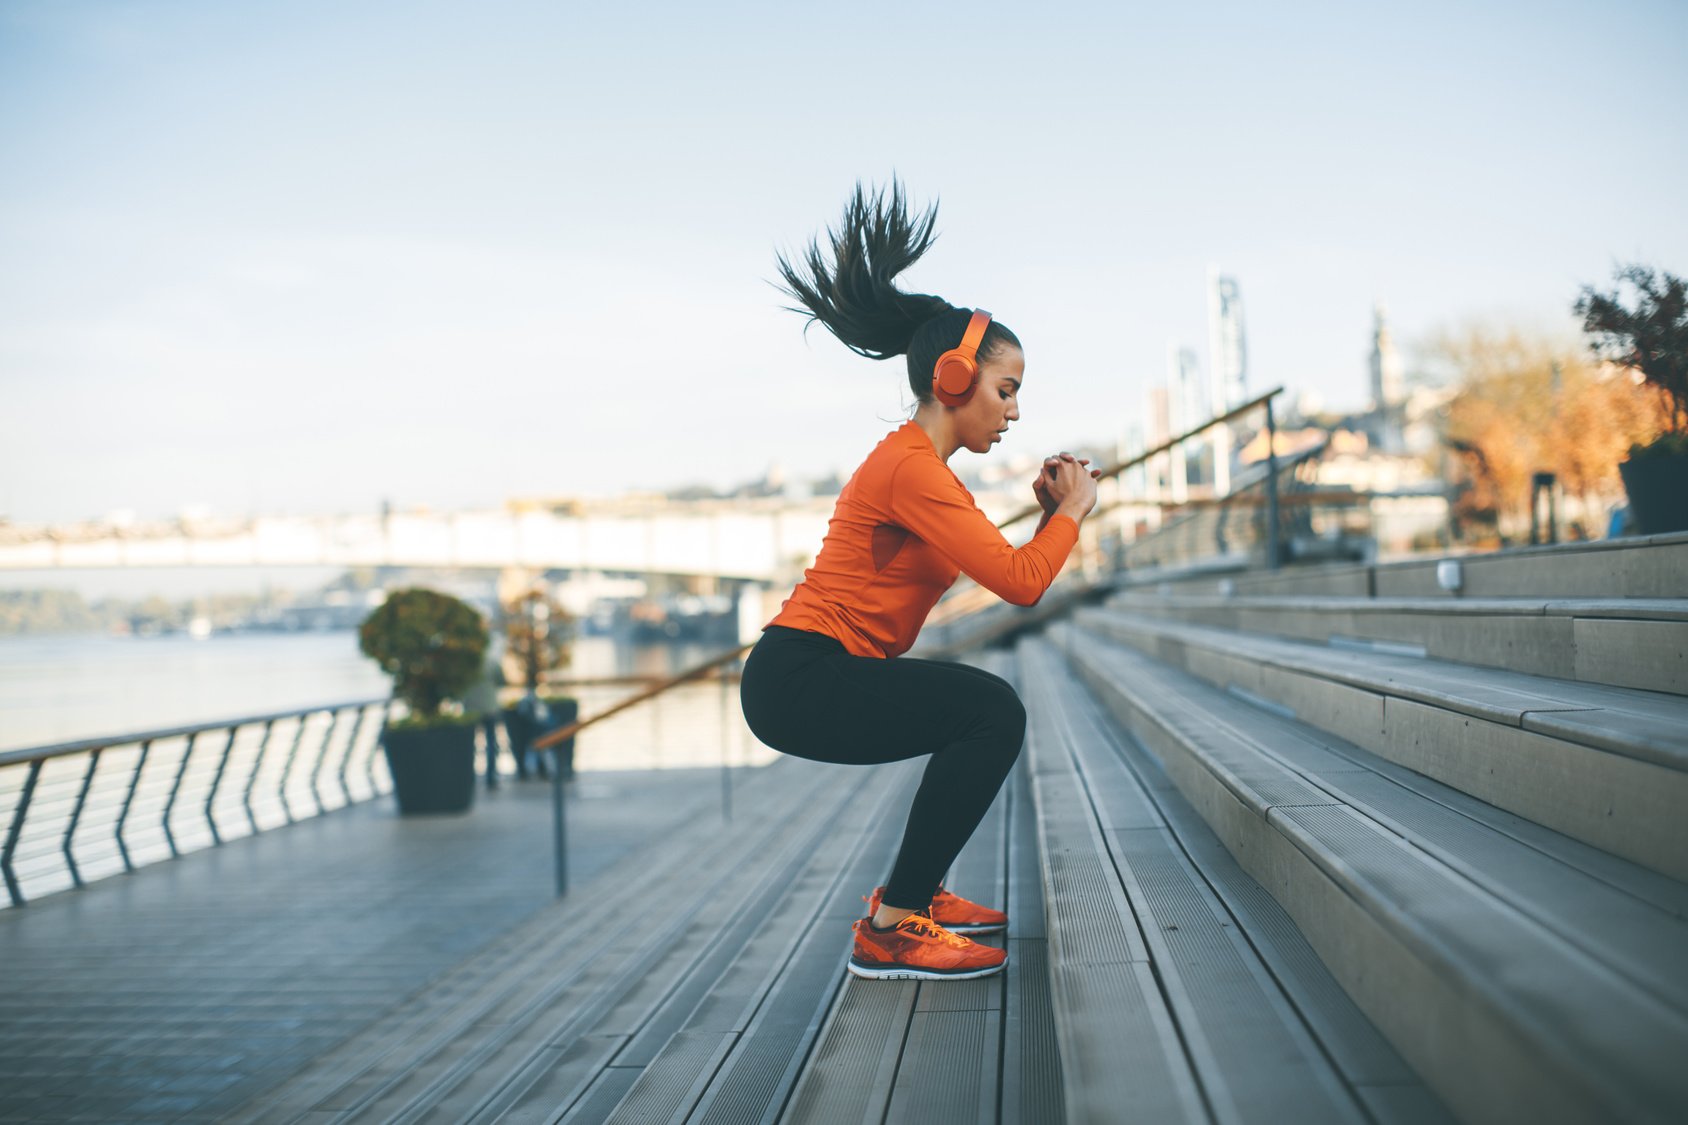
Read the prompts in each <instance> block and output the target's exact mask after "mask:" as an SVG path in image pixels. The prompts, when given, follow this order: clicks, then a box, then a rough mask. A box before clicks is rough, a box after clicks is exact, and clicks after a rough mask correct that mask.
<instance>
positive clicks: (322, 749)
mask: <svg viewBox="0 0 1688 1125" xmlns="http://www.w3.org/2000/svg"><path fill="white" fill-rule="evenodd" d="M339 726H340V712H339V711H330V712H329V713H328V729H327V730H326V731H324V732H323V734H322V745H321V746H319V747H317V756H316V763H315V764H314V765H312V766H311V799H312V800H314V801H315V802H316V811H317V815H318V816H321V815H322V814H323V813H325V812H327V811H328V806H326V805H324V804H323V803H322V794H321V793H320V792H318V790H317V781H318V779H319V778H321V777H322V767H323V764H324V763H326V762H327V761H328V752H329V751H330V750H332V749H333V748H334V731H335V730H336V729H337V728H338V727H339Z"/></svg>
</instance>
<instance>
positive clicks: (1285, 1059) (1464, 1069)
mask: <svg viewBox="0 0 1688 1125" xmlns="http://www.w3.org/2000/svg"><path fill="white" fill-rule="evenodd" d="M1044 608H1045V610H1046V612H1043V613H1026V614H1024V615H1020V614H1019V612H1018V611H1014V612H1012V613H1007V614H1006V615H1005V612H1004V611H1002V610H998V609H995V608H993V609H991V610H990V611H988V612H986V613H984V614H981V615H980V618H979V621H978V624H977V626H976V628H977V630H978V631H977V632H976V633H973V634H970V633H969V628H970V627H969V626H968V625H967V624H966V623H965V622H956V623H954V624H953V625H951V626H947V627H945V628H944V629H943V630H942V631H941V632H942V636H941V638H939V639H938V643H941V644H943V645H944V646H945V647H946V648H947V649H949V650H951V651H954V652H956V653H958V654H959V658H960V659H964V660H967V661H969V662H972V663H975V664H978V665H979V666H981V667H985V668H988V669H990V670H992V671H995V672H997V673H998V674H1001V675H1003V676H1005V677H1007V678H1009V679H1010V680H1011V681H1012V682H1014V683H1015V684H1016V686H1017V687H1018V689H1019V691H1020V693H1021V695H1022V697H1023V698H1024V700H1025V702H1026V706H1027V711H1028V730H1027V736H1026V744H1025V748H1024V753H1023V755H1022V757H1021V760H1020V762H1019V764H1018V766H1017V767H1016V769H1015V771H1014V773H1013V775H1012V778H1011V781H1010V784H1009V785H1008V786H1007V787H1005V789H1004V792H1003V793H1002V795H1001V796H1000V797H999V798H998V800H997V802H996V804H995V805H994V806H993V808H992V809H991V811H990V813H989V814H988V816H987V818H986V820H985V822H984V824H983V825H982V826H981V828H980V830H979V832H978V833H977V834H976V836H975V837H974V839H973V840H972V842H971V843H970V844H969V846H968V848H967V850H966V851H965V852H964V853H963V855H962V856H961V858H960V860H959V861H958V863H957V865H956V867H955V869H954V870H953V871H952V873H951V878H950V883H951V885H952V886H953V887H954V888H955V889H956V890H957V891H958V892H960V893H962V894H964V895H966V896H968V897H970V898H976V899H981V900H985V901H991V902H1002V903H1005V904H1006V907H1007V909H1008V911H1009V914H1010V917H1011V922H1010V927H1009V930H1008V932H1007V934H1006V935H1004V936H1003V937H1001V938H998V939H992V940H1001V941H1005V942H1006V944H1007V947H1008V950H1009V961H1008V968H1007V970H1006V971H1005V972H1004V973H1003V974H1001V975H999V976H996V977H992V978H986V979H983V980H977V981H964V982H947V983H916V982H908V981H902V982H898V981H863V980H858V979H855V978H851V977H848V976H846V974H845V972H844V962H845V959H846V958H847V956H848V953H849V925H850V923H851V922H852V921H853V920H854V919H855V918H857V917H859V916H860V914H861V911H862V905H861V901H860V896H861V895H863V894H865V893H866V892H867V891H868V890H869V889H870V888H871V887H872V886H873V885H874V884H875V883H876V882H878V881H880V880H881V878H882V876H883V873H884V872H885V870H886V869H887V867H888V866H889V863H890V859H891V856H892V853H893V851H894V849H895V846H896V842H897V839H898V835H899V831H900V827H901V823H902V819H903V816H904V814H905V811H906V808H907V803H908V800H909V797H910V796H911V794H912V792H913V787H914V786H915V784H916V783H917V781H918V777H919V764H918V763H903V764H899V765H895V766H890V767H882V768H876V769H872V770H861V769H855V770H852V769H849V768H847V767H836V766H821V765H816V764H813V763H807V762H802V761H798V760H795V759H784V758H781V759H776V760H775V761H774V762H773V763H772V764H769V765H765V766H757V767H746V768H741V769H739V770H737V771H735V773H736V775H737V776H736V777H735V780H734V784H733V786H732V805H731V816H730V817H729V816H727V815H726V810H725V808H724V806H723V803H722V800H721V786H720V783H719V776H720V773H719V771H718V770H707V771H653V772H650V773H637V774H635V773H627V774H621V775H608V774H586V775H583V777H584V780H583V781H582V782H581V783H580V790H579V794H578V797H577V799H575V800H572V801H571V802H570V803H569V806H568V808H569V811H570V839H571V849H572V851H573V853H574V854H575V856H576V863H575V867H574V870H573V874H572V879H571V886H570V894H569V895H568V897H567V898H565V899H562V900H554V899H552V898H551V897H550V894H549V886H550V878H551V872H550V869H549V865H548V862H547V859H548V853H547V850H546V842H547V839H548V837H547V830H548V825H549V822H548V819H547V817H548V802H547V799H548V793H546V792H545V790H544V787H542V786H535V787H533V788H532V789H530V790H520V789H517V790H508V789H507V790H501V791H500V792H499V793H498V794H497V795H496V797H495V798H494V799H493V800H490V801H487V802H485V803H484V804H482V805H481V807H479V808H477V809H476V810H475V811H474V812H473V813H472V814H471V815H470V816H467V817H461V818H445V819H438V820H432V819H430V820H401V819H400V818H398V817H397V816H396V815H394V814H393V812H392V810H391V808H390V807H389V805H388V803H387V802H385V801H375V802H371V803H364V804H358V805H353V806H351V807H348V808H344V809H340V810H337V811H331V812H329V813H327V814H326V815H323V816H321V817H318V818H315V819H313V820H308V821H301V822H299V823H297V824H293V825H289V826H285V827H278V828H274V829H271V830H269V831H267V832H263V833H260V834H259V835H257V836H253V837H248V838H246V839H241V840H233V841H230V842H229V843H226V844H224V845H222V846H220V847H215V848H210V849H207V850H204V851H200V852H195V853H192V854H189V855H186V856H184V857H182V858H180V859H174V860H167V861H164V862H160V863H157V864H154V865H153V866H150V867H146V868H142V869H140V870H138V871H136V872H134V873H132V874H129V875H124V876H120V877H115V878H108V879H105V880H103V881H101V882H97V883H94V884H91V885H89V886H87V887H85V888H82V889H79V890H73V891H67V892H63V893H60V894H56V895H47V896H44V897H42V898H41V899H39V900H37V901H33V902H30V903H29V904H28V905H27V906H23V907H19V908H14V909H12V910H10V911H7V912H4V913H0V947H3V948H4V950H5V959H6V960H5V963H6V966H7V972H6V974H5V977H4V984H0V1016H3V1021H4V1032H3V1035H4V1038H3V1040H0V1044H3V1045H0V1067H3V1068H4V1069H0V1117H3V1118H4V1119H6V1120H19V1121H23V1120H43V1121H53V1120H65V1121H68V1120H120V1121H243V1122H244V1121H251V1122H284V1121H285V1122H306V1121H308V1122H328V1121H336V1122H339V1121H348V1122H349V1121H371V1122H374V1121H381V1122H389V1121H391V1122H398V1121H405V1122H412V1121H439V1122H488V1123H490V1122H553V1123H555V1122H570V1123H574V1122H579V1123H587V1122H591V1123H596V1122H641V1123H642V1122H653V1121H656V1122H668V1121H689V1122H720V1123H726V1125H737V1123H740V1122H811V1123H831V1122H845V1121H847V1122H858V1121H863V1122H866V1121H871V1122H901V1121H921V1122H923V1123H924V1122H942V1123H951V1122H954V1123H974V1122H991V1123H997V1122H1003V1123H1006V1122H1068V1121H1071V1122H1099V1123H1109V1122H1131V1121H1147V1122H1203V1123H1221V1122H1243V1123H1255V1122H1258V1123H1261V1125H1277V1123H1280V1122H1298V1123H1299V1122H1357V1123H1370V1125H1396V1123H1400V1125H1420V1123H1423V1125H1429V1123H1439V1122H1448V1121H1466V1122H1481V1123H1508V1122H1565V1123H1582V1122H1588V1123H1597V1122H1598V1123H1606V1122H1612V1121H1625V1122H1659V1123H1661V1125H1662V1123H1675V1122H1680V1121H1681V1120H1684V1119H1688V1071H1684V1069H1683V1067H1682V1066H1681V1060H1682V1059H1683V1058H1685V1057H1688V957H1685V956H1684V953H1683V951H1684V950H1685V949H1688V534H1678V535H1670V536H1657V537H1652V538H1644V539H1629V540H1615V541H1602V542H1598V543H1587V544H1568V545H1563V546H1559V547H1547V548H1531V549H1524V550H1517V551H1506V552H1500V553H1497V554H1494V555H1487V556H1471V557H1465V558H1454V559H1421V560H1412V561H1408V562H1400V563H1390V564H1361V563H1346V564H1335V565H1324V566H1316V567H1314V566H1309V567H1295V568H1285V569H1282V570H1247V569H1243V570H1232V571H1227V572H1215V571H1213V570H1212V569H1211V568H1208V569H1205V570H1191V571H1186V572H1182V573H1180V572H1173V571H1163V572H1153V573H1143V572H1128V573H1125V574H1117V575H1113V576H1111V577H1110V579H1109V581H1108V583H1107V584H1106V586H1103V587H1099V588H1096V589H1093V590H1091V591H1090V592H1089V593H1087V594H1086V595H1085V596H1083V597H1080V598H1075V599H1072V600H1070V601H1068V602H1066V603H1063V607H1062V608H1059V609H1058V610H1056V611H1054V612H1053V613H1051V612H1047V610H1048V607H1044ZM1015 620H1018V621H1020V622H1021V623H1022V625H1023V628H1020V629H1018V630H1016V629H1015V628H1014V627H1013V625H1014V622H1015ZM970 635H973V636H975V637H977V638H985V637H988V638H990V639H991V640H992V641H993V642H995V644H994V647H988V648H984V647H978V646H977V645H972V646H970V645H969V642H968V638H969V636H970ZM706 725H708V726H709V727H710V729H709V730H707V731H704V730H700V731H699V737H700V738H703V737H708V738H719V737H721V732H720V729H719V725H718V724H714V723H710V724H706ZM598 786H602V787H604V788H605V789H610V790H614V793H613V794H611V793H608V792H604V791H602V790H600V791H599V792H598V793H596V794H594V793H593V792H592V788H593V787H598ZM524 818H525V819H524Z"/></svg>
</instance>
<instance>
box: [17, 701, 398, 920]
mask: <svg viewBox="0 0 1688 1125" xmlns="http://www.w3.org/2000/svg"><path fill="white" fill-rule="evenodd" d="M390 706H391V704H390V701H389V700H386V699H366V700H354V701H351V702H348V703H338V704H332V705H328V706H321V707H309V708H305V709H302V710H297V711H282V712H277V713H275V714H268V715H251V716H247V717H244V718H238V719H228V720H224V721H222V722H216V723H205V724H200V725H197V726H185V727H172V728H169V729H165V730H154V731H145V732H142V733H139V734H125V735H121V736H111V737H106V738H89V739H80V740H78V741H75V742H65V743H59V744H56V745H52V746H42V747H36V748H31V749H25V750H10V751H6V752H3V753H0V813H3V814H4V816H5V820H6V824H7V828H6V837H5V843H4V845H0V875H4V877H5V882H6V892H7V896H8V898H9V900H10V905H11V906H13V907H17V906H22V905H24V904H25V903H26V902H28V901H29V899H31V898H39V897H41V896H42V895H44V894H51V893H53V892H54V891H59V890H65V889H68V888H71V887H81V886H85V885H86V884H87V883H89V882H92V881H94V880H97V879H102V878H105V877H106V876H109V875H115V874H119V873H122V872H127V871H134V870H135V869H136V868H138V867H141V866H144V865H146V864H149V863H154V862H157V861H159V860H163V859H172V858H175V857H176V856H180V855H183V854H185V853H187V852H191V851H197V850H199V849H201V848H205V847H215V846H217V845H220V844H223V843H225V842H226V841H229V840H232V839H236V838H238V837H241V836H249V835H253V834H255V833H257V832H261V831H264V830H265V829H268V828H274V827H278V826H280V825H284V824H292V823H294V822H296V821H299V820H304V819H308V818H310V817H313V816H319V815H321V814H322V813H325V812H328V811H330V810H333V809H337V808H342V807H344V806H346V805H351V804H356V803H358V802H360V801H367V800H369V799H370V798H372V797H377V796H380V795H382V794H385V793H389V792H391V791H392V779H391V777H390V776H389V775H388V773H387V766H386V762H385V761H384V760H382V757H381V755H380V754H377V753H376V752H375V751H376V748H377V747H378V745H379V742H380V732H381V728H382V725H383V724H384V723H385V721H386V719H387V714H388V710H389V707H390Z"/></svg>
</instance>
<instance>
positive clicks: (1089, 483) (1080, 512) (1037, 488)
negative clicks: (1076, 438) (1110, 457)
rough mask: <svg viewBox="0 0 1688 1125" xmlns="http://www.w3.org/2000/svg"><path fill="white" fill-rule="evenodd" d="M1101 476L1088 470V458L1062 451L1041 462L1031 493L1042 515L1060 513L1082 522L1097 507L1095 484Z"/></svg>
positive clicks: (1094, 471) (1097, 470)
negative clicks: (1041, 509)
mask: <svg viewBox="0 0 1688 1125" xmlns="http://www.w3.org/2000/svg"><path fill="white" fill-rule="evenodd" d="M1101 475H1102V471H1101V470H1100V469H1092V468H1090V458H1088V457H1074V456H1073V455H1072V454H1071V453H1068V452H1066V451H1065V450H1063V451H1062V452H1060V453H1056V454H1054V455H1052V456H1049V457H1045V458H1044V459H1043V466H1042V468H1040V469H1039V470H1038V474H1037V479H1036V480H1034V481H1032V492H1033V493H1034V494H1035V495H1036V496H1037V502H1038V504H1039V505H1041V506H1042V508H1043V512H1044V515H1046V516H1052V515H1054V514H1055V513H1056V512H1061V513H1062V514H1064V515H1068V516H1071V517H1073V518H1074V519H1075V520H1081V519H1083V518H1084V517H1085V516H1087V515H1089V514H1090V509H1092V508H1094V507H1095V506H1096V481H1097V480H1098V479H1099V478H1100V477H1101Z"/></svg>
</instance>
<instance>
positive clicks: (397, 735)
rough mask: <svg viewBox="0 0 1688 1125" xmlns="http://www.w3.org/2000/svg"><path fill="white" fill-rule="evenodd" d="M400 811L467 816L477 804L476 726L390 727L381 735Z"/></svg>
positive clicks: (471, 724)
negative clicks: (472, 806)
mask: <svg viewBox="0 0 1688 1125" xmlns="http://www.w3.org/2000/svg"><path fill="white" fill-rule="evenodd" d="M381 745H382V747H383V749H385V750H386V753H387V769H388V770H390V771H391V772H392V775H393V795H394V796H395V797H397V798H398V802H399V812H401V813H403V814H404V815H405V816H411V815H414V814H418V813H460V812H467V811H468V810H469V806H470V805H471V804H472V803H474V800H475V727H474V724H473V723H467V724H458V723H453V724H449V725H444V726H436V727H421V728H413V729H406V728H403V727H401V728H399V729H397V730H394V729H393V728H391V727H388V728H387V729H386V730H384V731H382V732H381Z"/></svg>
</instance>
